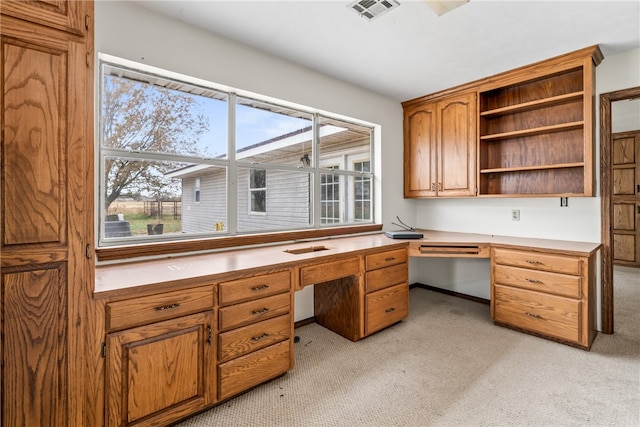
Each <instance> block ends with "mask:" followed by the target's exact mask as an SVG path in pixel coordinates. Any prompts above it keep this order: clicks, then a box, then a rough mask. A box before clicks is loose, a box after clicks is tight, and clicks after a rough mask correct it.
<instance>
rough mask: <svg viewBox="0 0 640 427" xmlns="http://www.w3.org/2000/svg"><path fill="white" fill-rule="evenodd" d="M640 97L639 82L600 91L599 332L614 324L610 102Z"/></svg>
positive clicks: (606, 332)
mask: <svg viewBox="0 0 640 427" xmlns="http://www.w3.org/2000/svg"><path fill="white" fill-rule="evenodd" d="M636 99H640V86H639V87H634V88H630V89H623V90H619V91H615V92H608V93H603V94H601V95H600V196H601V211H602V230H601V235H602V278H601V295H602V298H601V301H602V307H601V314H602V332H603V333H605V334H612V333H613V330H614V325H613V239H614V233H613V224H612V212H613V198H612V193H613V192H612V189H613V182H614V177H613V159H612V154H613V127H612V114H611V111H612V103H613V102H618V101H626V100H636Z"/></svg>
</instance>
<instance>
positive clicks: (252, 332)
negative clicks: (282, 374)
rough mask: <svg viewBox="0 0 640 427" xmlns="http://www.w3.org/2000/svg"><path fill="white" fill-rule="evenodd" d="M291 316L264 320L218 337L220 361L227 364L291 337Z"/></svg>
mask: <svg viewBox="0 0 640 427" xmlns="http://www.w3.org/2000/svg"><path fill="white" fill-rule="evenodd" d="M291 328H292V324H291V316H290V315H288V314H287V315H285V316H280V317H276V318H274V319H269V320H264V321H262V322H258V323H254V324H252V325H249V326H244V327H242V328H237V329H233V330H231V331H229V332H224V333H221V334H220V335H218V361H219V362H227V361H229V360H231V359H234V358H236V357H240V356H243V355H245V354H247V353H251V352H252V351H256V350H260V349H261V348H264V347H268V346H270V345H272V344H275V343H277V342H280V341H284V340H286V339H289V338H290V337H291Z"/></svg>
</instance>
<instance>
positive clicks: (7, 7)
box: [2, 0, 90, 35]
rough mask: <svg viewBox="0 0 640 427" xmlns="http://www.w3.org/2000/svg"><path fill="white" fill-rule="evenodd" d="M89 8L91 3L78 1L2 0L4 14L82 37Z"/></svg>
mask: <svg viewBox="0 0 640 427" xmlns="http://www.w3.org/2000/svg"><path fill="white" fill-rule="evenodd" d="M89 6H90V2H88V1H77V0H30V1H24V0H2V13H3V14H7V15H12V16H15V17H16V18H21V19H26V20H28V21H31V22H35V23H38V24H42V25H45V26H47V27H52V28H57V29H59V30H63V31H67V32H70V33H74V34H78V35H82V34H84V33H85V31H86V26H87V22H86V21H85V16H86V13H87V11H86V9H87V8H88V7H89Z"/></svg>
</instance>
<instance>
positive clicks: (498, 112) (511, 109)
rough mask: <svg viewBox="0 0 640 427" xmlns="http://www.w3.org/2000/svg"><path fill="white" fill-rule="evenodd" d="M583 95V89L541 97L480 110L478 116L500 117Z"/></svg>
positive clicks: (576, 99) (560, 103)
mask: <svg viewBox="0 0 640 427" xmlns="http://www.w3.org/2000/svg"><path fill="white" fill-rule="evenodd" d="M583 96H584V91H580V92H572V93H567V94H564V95H558V96H553V97H550V98H543V99H538V100H535V101H530V102H524V103H521V104H515V105H510V106H507V107H502V108H496V109H493V110H487V111H482V112H480V117H500V116H504V115H507V114H515V113H521V112H524V111H531V110H536V109H538V108H544V107H552V106H555V105H562V104H565V103H568V102H574V101H580V100H581V99H582V98H583Z"/></svg>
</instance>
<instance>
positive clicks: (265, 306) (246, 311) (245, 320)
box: [218, 292, 291, 331]
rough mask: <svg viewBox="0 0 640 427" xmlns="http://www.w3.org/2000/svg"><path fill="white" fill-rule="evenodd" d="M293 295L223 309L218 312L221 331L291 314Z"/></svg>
mask: <svg viewBox="0 0 640 427" xmlns="http://www.w3.org/2000/svg"><path fill="white" fill-rule="evenodd" d="M290 309H291V294H290V293H289V292H287V293H286V294H279V295H274V296H272V297H267V298H261V299H258V300H254V301H248V302H243V303H241V304H236V305H232V306H229V307H222V308H220V309H219V310H218V320H219V325H220V330H221V331H223V330H226V329H231V328H235V327H238V326H244V325H247V324H250V323H255V322H260V321H262V320H266V319H271V318H273V317H277V316H280V315H283V314H287V313H289V310H290Z"/></svg>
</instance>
